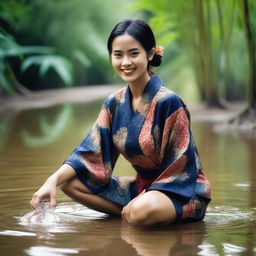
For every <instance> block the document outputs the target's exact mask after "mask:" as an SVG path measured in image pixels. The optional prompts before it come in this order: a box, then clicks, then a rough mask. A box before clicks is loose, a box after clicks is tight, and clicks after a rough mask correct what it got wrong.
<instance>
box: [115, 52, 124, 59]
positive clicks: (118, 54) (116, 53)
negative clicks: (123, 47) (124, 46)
mask: <svg viewBox="0 0 256 256" xmlns="http://www.w3.org/2000/svg"><path fill="white" fill-rule="evenodd" d="M113 56H114V57H116V58H120V57H122V53H119V52H114V53H113Z"/></svg>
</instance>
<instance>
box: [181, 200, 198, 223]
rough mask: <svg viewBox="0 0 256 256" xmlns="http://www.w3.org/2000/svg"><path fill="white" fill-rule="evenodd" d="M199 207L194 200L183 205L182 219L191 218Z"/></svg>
mask: <svg viewBox="0 0 256 256" xmlns="http://www.w3.org/2000/svg"><path fill="white" fill-rule="evenodd" d="M198 207H199V205H198V202H197V201H196V200H191V201H189V202H188V203H187V204H186V205H184V206H183V214H182V216H181V218H182V219H186V218H193V217H195V215H196V209H197V208H198Z"/></svg>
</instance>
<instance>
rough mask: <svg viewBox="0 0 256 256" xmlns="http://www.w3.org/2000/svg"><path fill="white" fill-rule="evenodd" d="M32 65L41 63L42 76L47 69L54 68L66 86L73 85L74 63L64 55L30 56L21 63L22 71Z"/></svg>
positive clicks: (40, 72) (40, 71)
mask: <svg viewBox="0 0 256 256" xmlns="http://www.w3.org/2000/svg"><path fill="white" fill-rule="evenodd" d="M32 65H39V67H40V69H39V75H40V77H43V76H45V75H46V73H47V71H48V70H49V69H50V68H52V69H53V70H54V71H55V72H56V73H57V74H58V75H59V77H60V78H61V79H62V80H63V81H64V83H65V85H66V86H71V85H72V82H73V77H72V73H73V69H72V64H71V63H70V61H68V60H67V59H65V58H63V57H61V56H57V55H41V56H31V57H28V58H26V59H25V60H24V61H23V63H22V65H21V70H22V72H24V71H25V70H27V69H28V68H29V67H30V66H32Z"/></svg>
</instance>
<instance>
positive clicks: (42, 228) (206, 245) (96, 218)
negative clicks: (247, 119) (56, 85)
mask: <svg viewBox="0 0 256 256" xmlns="http://www.w3.org/2000/svg"><path fill="white" fill-rule="evenodd" d="M101 102H102V101H96V102H93V103H87V104H82V103H79V104H77V103H76V104H63V105H58V106H52V107H49V108H41V109H40V108H38V109H30V110H24V111H20V112H16V113H15V114H13V113H12V114H8V113H2V114H1V116H0V200H1V208H0V220H1V222H0V255H11V256H16V255H17V256H22V255H30V256H35V255H39V256H61V255H93V256H97V255H111V256H112V255H121V256H125V255H143V256H151V255H152V256H153V255H154V256H155V255H158V256H165V255H180V256H183V255H184V256H190V255H191V256H192V255H241V256H242V255H243V256H245V255H256V139H255V138H254V137H253V136H250V135H247V136H244V135H239V134H238V133H236V132H231V131H225V132H223V131H221V130H220V129H218V127H217V128H216V125H215V124H213V123H211V122H206V121H197V120H194V121H193V123H192V130H193V134H194V137H195V141H196V144H197V146H198V149H199V152H200V155H201V158H202V162H203V166H204V170H205V172H206V174H207V177H208V178H209V180H210V182H211V184H212V201H211V203H210V205H209V208H208V210H207V213H206V217H205V219H204V221H202V222H195V223H182V224H172V225H170V226H166V227H157V228H149V229H142V228H136V227H132V226H130V225H128V224H126V223H124V222H123V221H122V220H121V219H119V218H109V217H108V216H107V215H105V214H102V213H99V212H96V211H93V210H90V209H88V208H86V207H84V206H82V205H79V204H77V203H74V202H73V201H71V200H70V199H69V198H68V197H66V196H65V195H64V194H63V193H62V192H60V191H58V193H57V200H58V205H57V208H56V210H55V213H53V212H51V211H46V212H45V215H44V216H41V219H33V221H29V220H28V215H30V214H32V213H31V209H30V207H29V201H30V199H31V196H32V194H33V193H34V192H35V191H36V189H37V188H38V187H39V186H40V185H42V183H43V182H44V180H45V179H46V178H47V177H48V176H49V175H50V174H51V173H52V172H54V171H55V170H56V169H57V168H58V167H59V166H60V165H61V164H62V161H63V160H64V159H65V158H66V157H67V156H68V155H69V153H70V152H71V151H72V149H73V148H74V147H75V146H76V145H77V144H78V143H79V142H80V141H81V140H82V139H83V137H84V136H85V134H86V133H87V132H88V130H89V129H90V127H91V126H92V124H93V122H94V120H95V118H96V116H97V114H98V112H99V109H100V106H101ZM192 118H193V116H192ZM192 120H193V119H192ZM132 173H134V171H133V169H132V167H131V166H130V165H129V164H128V163H127V162H126V161H125V160H124V159H123V158H122V157H121V158H120V159H119V160H118V162H117V164H116V167H115V171H114V174H115V175H131V174H132Z"/></svg>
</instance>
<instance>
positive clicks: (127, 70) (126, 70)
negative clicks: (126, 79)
mask: <svg viewBox="0 0 256 256" xmlns="http://www.w3.org/2000/svg"><path fill="white" fill-rule="evenodd" d="M123 71H124V72H132V71H134V69H123Z"/></svg>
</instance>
